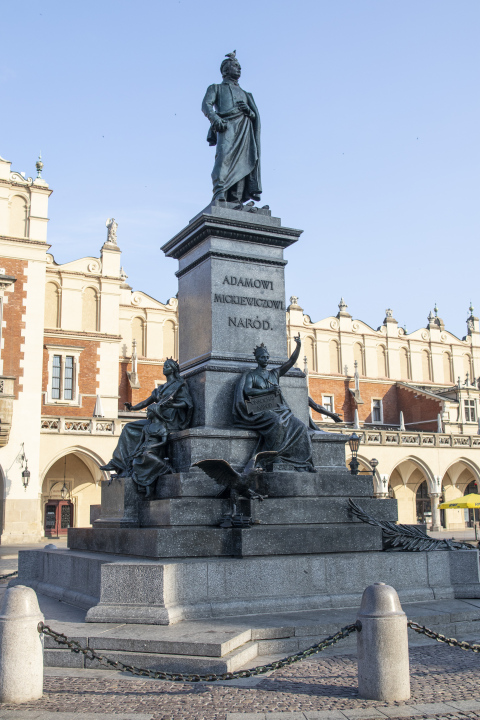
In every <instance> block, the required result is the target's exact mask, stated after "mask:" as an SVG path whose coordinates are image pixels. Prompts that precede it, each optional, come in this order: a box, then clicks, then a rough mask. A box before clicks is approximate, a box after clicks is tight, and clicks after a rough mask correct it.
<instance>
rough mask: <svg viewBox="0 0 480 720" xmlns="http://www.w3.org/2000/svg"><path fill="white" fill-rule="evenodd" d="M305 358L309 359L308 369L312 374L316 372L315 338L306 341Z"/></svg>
mask: <svg viewBox="0 0 480 720" xmlns="http://www.w3.org/2000/svg"><path fill="white" fill-rule="evenodd" d="M304 347H305V356H306V358H307V367H308V369H309V371H310V372H314V371H315V370H316V367H315V344H314V340H313V338H309V337H307V338H306V339H305V345H304Z"/></svg>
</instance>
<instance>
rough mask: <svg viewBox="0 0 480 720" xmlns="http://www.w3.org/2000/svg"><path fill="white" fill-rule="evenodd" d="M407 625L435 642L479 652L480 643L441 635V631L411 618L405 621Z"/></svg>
mask: <svg viewBox="0 0 480 720" xmlns="http://www.w3.org/2000/svg"><path fill="white" fill-rule="evenodd" d="M407 625H408V627H409V628H411V629H412V630H415V632H417V633H419V634H420V635H426V636H427V637H429V638H431V639H432V640H436V641H437V642H443V643H446V644H447V645H450V646H451V647H459V648H461V649H462V650H472V651H473V652H474V653H480V645H479V644H478V643H468V642H465V641H463V640H457V639H456V638H449V637H447V636H446V635H442V634H441V633H437V632H435V631H434V630H430V629H429V628H427V627H425V625H419V624H418V623H416V622H413V621H412V620H409V621H408V622H407Z"/></svg>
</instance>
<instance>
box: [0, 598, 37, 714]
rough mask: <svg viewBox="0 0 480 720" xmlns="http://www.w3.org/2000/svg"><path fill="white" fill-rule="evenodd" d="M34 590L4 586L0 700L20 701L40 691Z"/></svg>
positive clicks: (0, 626) (0, 623)
mask: <svg viewBox="0 0 480 720" xmlns="http://www.w3.org/2000/svg"><path fill="white" fill-rule="evenodd" d="M43 619H44V618H43V615H42V613H41V612H40V608H39V607H38V600H37V596H36V594H35V591H34V590H32V588H29V587H25V586H24V585H15V586H14V587H11V588H7V590H6V592H5V596H4V598H3V602H2V606H1V608H0V702H2V703H24V702H29V701H30V700H38V698H41V697H42V694H43V643H42V638H41V636H40V634H39V632H38V630H37V625H38V623H39V622H40V621H43Z"/></svg>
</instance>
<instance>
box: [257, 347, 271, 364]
mask: <svg viewBox="0 0 480 720" xmlns="http://www.w3.org/2000/svg"><path fill="white" fill-rule="evenodd" d="M253 354H254V355H255V360H256V361H257V363H258V364H259V365H260V367H267V365H268V361H269V360H270V355H269V354H268V350H267V348H266V347H265V345H264V344H263V343H261V345H257V347H256V348H255V350H254V351H253Z"/></svg>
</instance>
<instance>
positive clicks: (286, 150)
mask: <svg viewBox="0 0 480 720" xmlns="http://www.w3.org/2000/svg"><path fill="white" fill-rule="evenodd" d="M1 25H2V59H1V64H0V97H1V100H2V110H1V114H0V155H2V156H3V157H5V158H7V159H8V160H11V161H12V162H13V167H14V169H16V170H18V171H25V172H26V173H27V175H34V171H35V167H34V165H35V160H36V157H37V155H38V151H39V150H40V149H41V150H42V154H43V161H44V164H45V168H44V177H45V179H46V180H47V181H48V182H49V183H50V186H51V187H52V188H53V189H54V194H53V195H52V197H51V199H50V217H51V222H50V225H49V241H50V242H51V243H52V252H53V253H54V255H55V258H56V260H57V261H58V262H67V261H70V260H73V259H75V258H77V257H81V256H84V255H96V256H98V253H99V249H100V246H101V244H102V243H103V241H104V239H105V235H106V229H105V220H106V218H107V217H111V216H114V217H115V218H116V220H117V221H118V223H119V228H118V240H119V245H120V247H121V249H122V251H123V265H124V267H125V270H126V272H127V274H128V275H129V282H130V284H131V285H132V286H133V288H134V289H139V290H144V291H145V292H147V293H149V294H150V295H152V296H154V297H156V298H158V299H160V300H163V301H165V300H166V299H167V298H168V297H169V296H171V295H174V294H175V293H176V289H177V285H176V278H175V276H174V272H175V270H176V262H175V261H173V260H167V259H166V258H164V256H163V254H162V253H161V252H160V250H159V248H160V246H161V245H162V244H163V243H164V242H165V241H166V240H168V239H169V238H170V237H172V236H173V235H174V234H175V233H176V232H177V231H178V230H180V229H181V228H182V227H183V226H184V225H185V224H186V223H187V222H188V220H189V219H190V218H192V217H193V216H194V215H195V214H196V213H197V212H199V211H200V210H201V209H202V208H203V207H205V206H206V205H207V204H208V202H209V200H210V197H211V180H210V173H211V170H212V165H213V155H214V150H213V149H212V148H210V147H209V146H208V144H207V142H206V134H207V130H208V122H207V120H206V119H205V117H204V116H203V115H202V113H201V111H200V104H201V100H202V97H203V94H204V92H205V90H206V88H207V86H208V85H209V84H211V83H212V82H219V79H220V74H219V65H220V62H221V60H222V59H223V57H224V55H225V53H227V52H230V51H231V50H233V49H236V50H237V56H238V58H239V60H240V62H241V64H242V68H243V74H242V79H241V84H242V86H243V87H244V89H246V90H249V91H251V92H252V93H253V95H254V97H255V100H256V103H257V105H258V107H259V110H260V113H261V116H262V173H263V187H264V193H263V197H262V204H263V203H268V204H269V205H270V207H271V208H272V211H273V214H275V215H278V216H280V217H281V218H282V220H283V223H284V224H285V225H290V226H293V227H299V228H303V229H304V231H305V232H304V234H303V236H302V238H301V240H300V242H299V243H297V245H296V246H294V247H293V248H291V249H289V250H288V251H287V257H288V260H289V264H288V266H287V270H286V272H287V298H288V297H289V296H290V295H291V294H296V295H298V296H299V298H300V304H301V305H302V307H303V308H304V309H305V311H306V312H308V313H309V314H310V315H311V317H312V319H313V320H318V319H320V318H322V317H325V316H328V315H331V314H335V313H336V312H337V303H338V301H339V299H340V296H341V295H343V296H344V297H345V299H346V301H347V303H348V305H349V310H350V312H351V313H352V314H353V315H354V316H355V317H358V318H361V319H362V320H364V321H366V322H367V323H369V324H371V325H372V326H373V327H375V328H376V327H377V326H378V325H380V324H381V322H382V320H383V318H384V314H385V312H384V311H385V308H387V307H391V308H392V309H393V311H394V317H396V318H397V320H398V321H399V322H400V323H401V324H403V323H406V324H407V328H408V331H412V330H414V329H416V328H418V327H420V326H424V325H425V323H426V318H427V314H428V311H429V310H430V309H431V308H432V307H433V305H434V302H435V301H436V302H437V303H438V306H439V309H440V313H439V314H440V315H441V316H442V317H443V319H444V320H445V322H446V325H447V328H448V329H450V330H451V331H452V332H454V333H456V334H457V335H460V336H462V335H464V334H465V319H466V317H467V314H468V313H467V308H468V304H469V301H470V299H471V300H472V301H473V303H474V305H475V306H476V313H478V314H480V292H479V283H478V275H477V273H478V248H479V237H480V232H479V230H480V228H479V225H480V220H479V189H480V183H479V174H480V170H479V169H480V142H479V127H480V93H479V89H480V87H479V68H480V50H479V47H480V45H479V42H478V38H479V35H480V2H479V1H478V0H450V1H449V2H446V1H445V0H316V1H314V0H296V2H291V0H288V1H286V0H260V1H259V2H248V1H247V2H244V3H238V2H236V3H224V2H218V0H216V1H215V2H213V1H212V0H202V2H199V1H198V0H156V1H153V0H136V2H127V1H125V0H96V2H92V1H91V0H83V1H82V2H79V1H78V0H76V1H73V0H70V1H69V2H65V0H44V1H43V2H41V3H39V2H33V1H32V0H26V2H22V3H19V2H10V3H7V2H4V3H2V9H1Z"/></svg>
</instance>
